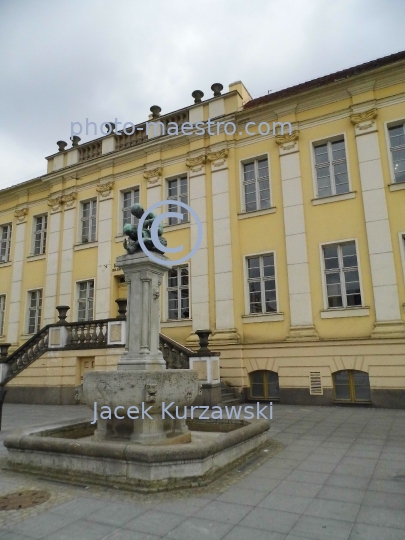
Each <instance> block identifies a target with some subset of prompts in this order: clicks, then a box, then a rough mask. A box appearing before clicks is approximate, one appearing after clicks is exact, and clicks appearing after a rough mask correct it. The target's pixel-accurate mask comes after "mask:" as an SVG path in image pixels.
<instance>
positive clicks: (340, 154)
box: [332, 140, 346, 161]
mask: <svg viewBox="0 0 405 540" xmlns="http://www.w3.org/2000/svg"><path fill="white" fill-rule="evenodd" d="M332 159H333V161H337V160H338V159H346V152H345V143H344V141H343V140H341V141H335V142H333V143H332Z"/></svg>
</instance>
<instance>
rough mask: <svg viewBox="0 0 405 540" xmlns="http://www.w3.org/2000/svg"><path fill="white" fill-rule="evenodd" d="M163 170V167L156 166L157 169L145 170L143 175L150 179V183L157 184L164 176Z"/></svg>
mask: <svg viewBox="0 0 405 540" xmlns="http://www.w3.org/2000/svg"><path fill="white" fill-rule="evenodd" d="M162 171H163V168H162V167H156V168H155V169H150V170H149V171H144V173H143V177H144V178H145V179H146V180H147V181H148V185H151V184H157V183H158V182H159V179H160V178H161V176H162Z"/></svg>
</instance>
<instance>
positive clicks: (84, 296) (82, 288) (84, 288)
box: [77, 279, 94, 322]
mask: <svg viewBox="0 0 405 540" xmlns="http://www.w3.org/2000/svg"><path fill="white" fill-rule="evenodd" d="M78 289H79V290H78V308H77V320H78V321H79V322H82V321H92V320H93V318H94V317H93V304H94V281H93V280H92V279H90V280H89V281H82V282H80V283H79V284H78Z"/></svg>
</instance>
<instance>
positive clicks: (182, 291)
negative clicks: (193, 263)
mask: <svg viewBox="0 0 405 540" xmlns="http://www.w3.org/2000/svg"><path fill="white" fill-rule="evenodd" d="M188 277H189V273H188V266H187V265H183V266H175V267H174V268H172V269H171V270H169V274H168V283H167V285H168V286H167V304H168V318H169V319H188V318H189V317H190V305H189V296H190V295H189V279H188Z"/></svg>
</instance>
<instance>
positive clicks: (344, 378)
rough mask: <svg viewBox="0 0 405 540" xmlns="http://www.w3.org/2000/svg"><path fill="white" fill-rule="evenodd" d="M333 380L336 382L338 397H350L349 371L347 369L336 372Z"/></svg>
mask: <svg viewBox="0 0 405 540" xmlns="http://www.w3.org/2000/svg"><path fill="white" fill-rule="evenodd" d="M333 381H334V384H335V394H336V399H345V400H347V399H350V389H349V372H348V371H347V370H345V371H338V372H337V373H334V374H333Z"/></svg>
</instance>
